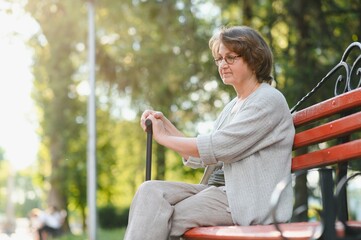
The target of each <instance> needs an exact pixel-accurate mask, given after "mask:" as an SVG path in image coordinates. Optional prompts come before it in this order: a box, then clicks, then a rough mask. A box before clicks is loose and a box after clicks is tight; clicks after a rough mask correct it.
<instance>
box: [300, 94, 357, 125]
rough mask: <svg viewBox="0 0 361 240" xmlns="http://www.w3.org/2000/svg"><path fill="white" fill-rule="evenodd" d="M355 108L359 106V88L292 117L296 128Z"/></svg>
mask: <svg viewBox="0 0 361 240" xmlns="http://www.w3.org/2000/svg"><path fill="white" fill-rule="evenodd" d="M357 106H361V88H358V89H355V90H353V91H350V92H347V93H344V94H342V95H339V96H336V97H333V98H330V99H328V100H325V101H323V102H320V103H318V104H315V105H312V106H310V107H308V108H305V109H303V110H301V111H299V112H296V113H295V114H294V115H293V122H294V124H295V126H296V127H297V126H300V125H304V124H306V123H309V122H312V121H315V120H318V119H322V118H324V117H327V116H330V115H333V114H335V113H338V112H341V111H344V110H348V109H351V108H354V107H357Z"/></svg>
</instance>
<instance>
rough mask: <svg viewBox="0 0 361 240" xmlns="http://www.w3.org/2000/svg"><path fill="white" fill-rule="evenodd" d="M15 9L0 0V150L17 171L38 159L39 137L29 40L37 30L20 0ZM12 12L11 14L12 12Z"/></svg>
mask: <svg viewBox="0 0 361 240" xmlns="http://www.w3.org/2000/svg"><path fill="white" fill-rule="evenodd" d="M17 2H18V3H19V4H16V5H14V6H12V8H11V9H10V6H9V3H6V2H5V1H3V0H0V147H1V148H3V149H4V150H5V160H8V161H10V162H11V163H12V165H13V167H14V168H15V169H22V168H25V167H27V166H29V165H31V164H32V163H34V161H35V160H36V155H37V151H38V145H39V141H38V136H37V134H36V129H37V119H36V112H35V107H34V102H33V100H32V99H31V90H32V81H33V77H32V74H31V49H30V48H28V47H27V46H26V43H25V42H26V40H27V39H28V38H29V37H30V36H31V35H32V34H34V33H35V32H36V31H37V30H38V27H37V24H36V22H35V21H34V20H33V19H32V18H31V17H30V16H29V15H28V14H26V13H25V12H24V10H23V8H22V5H23V4H22V2H23V1H21V0H19V1H17ZM10 10H11V11H10Z"/></svg>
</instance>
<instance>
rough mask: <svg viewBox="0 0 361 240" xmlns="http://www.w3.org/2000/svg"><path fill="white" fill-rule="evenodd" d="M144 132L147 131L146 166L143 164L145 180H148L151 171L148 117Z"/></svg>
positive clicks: (150, 130) (150, 128)
mask: <svg viewBox="0 0 361 240" xmlns="http://www.w3.org/2000/svg"><path fill="white" fill-rule="evenodd" d="M145 126H146V132H147V152H146V166H145V181H148V180H150V178H151V172H152V135H153V130H152V121H151V120H150V119H147V120H145Z"/></svg>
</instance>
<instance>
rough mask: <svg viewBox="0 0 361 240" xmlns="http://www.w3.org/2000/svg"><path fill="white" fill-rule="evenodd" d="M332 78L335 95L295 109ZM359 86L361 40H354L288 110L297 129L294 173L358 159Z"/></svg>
mask: <svg viewBox="0 0 361 240" xmlns="http://www.w3.org/2000/svg"><path fill="white" fill-rule="evenodd" d="M351 56H352V57H353V59H352V58H351ZM350 59H351V61H352V62H351V63H350ZM333 80H334V81H335V88H334V95H335V97H333V98H329V99H327V100H325V101H323V102H320V103H317V104H314V105H311V106H310V107H307V108H305V109H303V110H300V111H298V112H295V111H296V109H298V108H299V107H300V105H301V104H303V103H304V102H306V100H308V99H309V98H310V97H311V96H312V95H315V93H316V92H317V91H318V90H319V89H321V87H323V86H324V85H325V83H326V82H332V81H333ZM360 86H361V43H360V42H354V43H352V44H350V45H349V47H348V48H347V49H346V50H345V52H344V54H343V56H342V58H341V61H340V62H339V63H338V64H337V65H336V66H335V67H334V68H333V69H331V71H330V72H329V73H328V74H326V76H325V77H324V78H323V79H322V80H321V81H320V82H319V83H317V85H316V86H315V87H314V88H313V89H312V90H311V91H310V92H309V93H308V94H307V95H306V96H305V97H303V98H302V99H301V100H300V101H299V102H298V103H297V104H296V105H295V106H294V107H293V108H292V109H291V112H292V113H293V121H294V125H295V128H296V135H295V139H294V145H293V150H294V158H293V159H292V171H293V172H295V171H298V170H306V169H310V168H317V167H322V166H326V165H332V164H335V163H342V162H346V161H348V160H351V159H355V158H361V140H360V130H361V112H360V109H361V88H360ZM357 134H358V136H356V137H354V136H355V135H357ZM354 139H357V140H354Z"/></svg>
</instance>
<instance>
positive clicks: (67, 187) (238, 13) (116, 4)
mask: <svg viewBox="0 0 361 240" xmlns="http://www.w3.org/2000/svg"><path fill="white" fill-rule="evenodd" d="M88 3H89V2H88V1H86V0H49V1H43V0H0V112H1V115H0V234H1V233H3V235H0V239H2V238H1V236H3V238H4V239H6V238H5V236H7V237H9V238H10V237H11V236H13V237H12V239H15V238H16V236H18V237H19V236H20V237H19V239H26V238H24V236H25V235H21V234H27V232H26V230H24V229H26V228H27V225H28V219H29V213H30V211H31V210H32V209H33V208H40V209H46V208H47V207H49V206H58V207H59V208H62V209H64V210H66V211H67V213H68V214H67V218H66V228H65V229H64V231H65V233H64V234H63V236H62V237H61V238H62V239H86V229H87V217H88V215H87V214H88V210H89V209H88V208H87V206H88V205H87V177H86V176H87V141H88V133H87V122H88V118H87V101H88V96H89V93H90V88H89V84H88V82H89V65H88V39H87V37H88V27H89V26H88V25H89V22H88V12H87V11H88V7H87V6H88V5H87V4H88ZM94 7H95V42H96V52H95V55H96V69H95V72H96V91H95V94H96V119H97V120H96V121H97V125H96V135H97V141H96V159H97V178H96V185H97V192H96V194H97V200H96V206H97V217H98V224H99V229H100V233H99V234H100V235H101V237H100V239H119V238H121V237H120V236H122V234H123V232H124V228H125V226H126V225H127V217H128V209H129V205H130V202H131V199H132V197H133V195H134V193H135V191H136V189H137V187H138V186H139V184H140V183H142V182H143V181H144V177H145V142H146V135H145V133H144V132H143V131H142V129H141V128H140V127H139V114H140V113H141V112H142V111H144V110H145V109H147V108H153V109H156V110H160V111H162V112H163V113H164V114H165V115H166V116H168V117H169V119H170V120H171V121H173V122H174V123H175V125H176V126H177V127H179V129H182V130H183V131H184V132H185V133H186V134H187V135H189V136H195V135H197V134H199V133H205V132H208V131H209V130H210V128H211V126H212V120H214V119H215V117H216V115H217V114H218V113H219V111H220V110H221V109H222V107H223V106H224V104H226V103H227V102H228V101H229V100H230V99H231V98H233V97H234V95H233V89H231V88H229V87H226V86H224V85H223V84H222V82H221V80H220V78H219V76H218V73H217V68H216V66H215V64H214V62H213V58H212V55H211V52H210V50H209V48H208V40H209V38H210V36H211V35H212V34H213V33H214V31H216V30H217V29H218V28H219V27H221V26H230V25H248V26H251V27H253V28H255V29H257V30H258V31H259V32H260V33H261V34H262V35H263V36H264V38H265V39H266V41H267V42H268V44H269V45H270V46H271V48H272V51H273V53H274V60H275V64H274V72H273V75H274V78H275V82H274V85H275V86H276V87H277V88H278V89H279V90H280V91H281V92H282V93H283V94H284V95H285V96H286V99H287V101H288V104H289V106H290V108H291V107H292V106H294V105H295V104H296V103H297V101H298V100H300V99H301V98H302V97H303V96H304V95H305V94H306V93H307V92H308V91H310V90H311V89H312V88H313V87H314V86H315V85H316V84H317V82H318V81H319V80H321V78H322V77H323V76H325V75H326V73H327V72H328V71H329V70H330V69H331V68H332V67H333V66H334V65H335V64H337V63H338V62H339V61H340V59H341V57H342V54H343V52H344V50H345V49H346V48H347V46H348V45H349V44H350V43H352V42H355V41H358V42H360V41H361V40H360V39H361V31H360V29H361V0H352V1H343V0H313V1H307V0H274V1H267V0H208V1H206V0H122V1H119V0H98V1H95V2H94ZM333 89H334V83H331V84H330V85H329V86H327V87H323V88H322V90H321V91H320V92H318V93H317V95H316V96H314V99H313V101H319V100H320V99H324V98H326V97H328V96H330V95H332V94H333ZM351 167H352V168H353V169H355V170H360V169H361V164H360V161H358V162H356V163H355V164H353V165H352V166H351ZM201 175H202V171H201V170H192V169H188V168H184V167H183V166H182V163H181V158H180V156H179V155H177V154H175V153H174V152H172V151H169V150H167V149H165V148H163V147H161V146H159V145H157V144H154V145H153V169H152V178H153V179H166V180H172V181H186V182H190V183H198V182H199V180H200V177H201ZM306 178H307V176H304V177H301V178H300V179H299V180H298V181H300V182H301V183H300V186H301V188H302V186H306V183H305V180H306ZM308 178H309V179H311V181H309V182H310V183H308V184H307V186H308V188H307V189H306V188H305V189H304V190H303V192H302V193H303V194H301V195H300V196H298V197H297V199H296V202H300V203H303V204H304V203H308V206H311V205H313V207H314V208H318V207H319V202H318V201H317V199H318V196H319V191H318V190H317V183H316V182H315V179H317V176H313V177H312V176H311V177H310V176H308ZM357 182H359V183H357ZM360 182H361V181H360V180H359V179H356V180H355V181H354V182H353V183H352V184H353V185H352V186H351V187H350V188H349V189H350V194H352V195H353V196H355V197H353V198H352V199H353V200H352V202H351V203H350V216H351V217H352V218H354V219H359V220H360V219H361V212H360V211H361V210H360V209H361V207H360V206H361V200H360V199H361V197H360V196H361V187H360V186H361V183H360ZM312 183H314V184H312ZM297 186H299V185H297ZM298 217H300V219H306V220H307V219H312V218H314V217H315V216H314V214H313V213H312V211H306V212H305V213H304V214H303V215H301V216H298ZM20 228H21V229H23V230H24V231H25V232H21V229H20ZM16 234H17V235H16ZM19 234H20V235H19ZM26 236H27V237H28V238H29V239H31V237H30V235H26Z"/></svg>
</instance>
